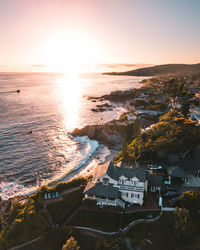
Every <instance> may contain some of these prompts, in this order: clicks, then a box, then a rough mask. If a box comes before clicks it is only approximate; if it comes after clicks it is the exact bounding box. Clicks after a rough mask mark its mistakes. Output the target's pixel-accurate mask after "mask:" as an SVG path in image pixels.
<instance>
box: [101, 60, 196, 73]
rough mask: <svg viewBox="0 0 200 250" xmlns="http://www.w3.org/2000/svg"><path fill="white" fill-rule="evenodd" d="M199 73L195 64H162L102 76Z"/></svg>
mask: <svg viewBox="0 0 200 250" xmlns="http://www.w3.org/2000/svg"><path fill="white" fill-rule="evenodd" d="M191 73H200V63H197V64H163V65H157V66H153V67H145V68H139V69H134V70H129V71H124V72H105V73H103V74H104V75H126V76H158V75H166V74H183V75H184V74H191Z"/></svg>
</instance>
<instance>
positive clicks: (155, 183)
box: [148, 174, 164, 193]
mask: <svg viewBox="0 0 200 250" xmlns="http://www.w3.org/2000/svg"><path fill="white" fill-rule="evenodd" d="M163 184H164V182H163V177H162V176H160V175H155V174H148V185H149V189H150V191H151V192H153V193H154V192H157V191H158V192H160V191H161V188H162V187H163Z"/></svg>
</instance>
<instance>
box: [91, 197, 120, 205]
mask: <svg viewBox="0 0 200 250" xmlns="http://www.w3.org/2000/svg"><path fill="white" fill-rule="evenodd" d="M96 200H97V203H98V204H106V205H114V206H116V201H115V200H109V199H101V198H96Z"/></svg>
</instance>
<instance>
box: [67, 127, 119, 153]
mask: <svg viewBox="0 0 200 250" xmlns="http://www.w3.org/2000/svg"><path fill="white" fill-rule="evenodd" d="M117 130H118V131H117ZM72 135H73V136H84V135H87V136H88V137H89V138H90V139H95V140H97V141H99V142H101V143H104V144H106V145H108V146H110V147H114V148H118V149H120V147H121V141H122V135H121V128H118V129H117V128H116V126H115V127H112V126H111V125H109V124H104V125H88V126H85V127H84V128H81V129H77V128H76V129H75V130H74V131H73V132H72Z"/></svg>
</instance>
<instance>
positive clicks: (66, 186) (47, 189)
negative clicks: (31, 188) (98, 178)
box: [40, 176, 91, 196]
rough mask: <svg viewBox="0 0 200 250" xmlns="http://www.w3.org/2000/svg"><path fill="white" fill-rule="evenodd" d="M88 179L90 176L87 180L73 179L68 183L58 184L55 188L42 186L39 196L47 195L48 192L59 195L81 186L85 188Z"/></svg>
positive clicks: (82, 178)
mask: <svg viewBox="0 0 200 250" xmlns="http://www.w3.org/2000/svg"><path fill="white" fill-rule="evenodd" d="M90 178H91V176H89V177H88V178H84V177H80V178H74V179H73V180H71V181H68V182H60V183H58V184H57V185H56V186H55V187H48V186H46V185H44V186H42V187H41V189H40V194H41V195H42V196H43V195H44V194H45V193H49V192H51V193H52V192H59V193H60V192H63V191H65V190H67V189H70V188H73V187H79V186H81V185H82V186H85V185H86V184H87V182H88V180H89V179H90Z"/></svg>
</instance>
